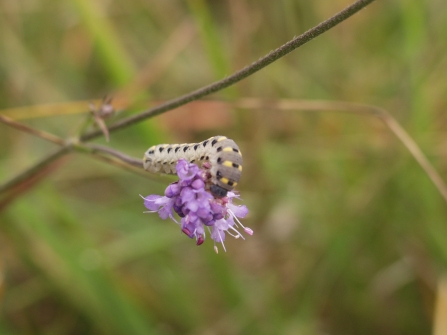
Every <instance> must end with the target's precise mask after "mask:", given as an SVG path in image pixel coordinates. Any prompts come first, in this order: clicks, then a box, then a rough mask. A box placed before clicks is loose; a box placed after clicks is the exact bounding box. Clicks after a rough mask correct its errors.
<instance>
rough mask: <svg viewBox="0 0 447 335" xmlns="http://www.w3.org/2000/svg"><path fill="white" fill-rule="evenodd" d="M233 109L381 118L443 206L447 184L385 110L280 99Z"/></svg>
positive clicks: (242, 101)
mask: <svg viewBox="0 0 447 335" xmlns="http://www.w3.org/2000/svg"><path fill="white" fill-rule="evenodd" d="M233 106H234V107H239V108H250V109H255V108H272V109H281V110H297V109H300V110H308V111H319V112H324V111H336V112H344V113H346V112H348V113H355V114H363V115H370V116H376V117H378V118H379V119H381V120H382V121H383V122H384V123H385V125H386V126H387V127H388V128H389V129H390V130H391V132H392V133H393V134H394V135H395V136H396V137H397V138H398V139H399V140H400V141H401V142H402V144H403V145H404V146H405V147H406V148H407V149H408V151H409V152H410V154H411V155H412V156H413V157H414V159H415V160H416V161H417V162H418V164H419V165H420V166H421V167H422V169H423V170H424V172H425V173H426V174H427V175H428V177H429V178H430V180H431V181H432V182H433V184H434V185H435V187H436V188H437V189H438V191H439V193H440V194H441V196H442V197H443V198H444V200H445V202H446V203H447V185H446V184H445V182H444V180H443V179H442V178H441V176H440V175H439V173H438V171H436V169H435V168H434V167H433V165H432V164H431V163H430V161H429V160H428V159H427V157H426V156H425V154H424V153H423V152H422V150H421V148H420V147H419V146H418V145H417V143H416V142H415V141H414V140H413V138H412V137H411V136H410V135H409V134H408V133H407V131H406V130H405V129H404V128H403V127H402V126H401V125H400V124H399V122H397V121H396V119H395V118H394V117H393V116H392V115H391V114H390V113H389V112H388V111H387V110H385V109H383V108H380V107H377V106H372V105H365V104H358V103H350V102H342V101H318V100H309V101H306V100H300V101H295V100H280V101H272V102H266V101H262V100H259V99H240V100H239V101H237V102H235V103H234V104H233Z"/></svg>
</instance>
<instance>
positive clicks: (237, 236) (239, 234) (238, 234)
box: [227, 226, 245, 240]
mask: <svg viewBox="0 0 447 335" xmlns="http://www.w3.org/2000/svg"><path fill="white" fill-rule="evenodd" d="M230 228H231V229H233V230H234V231H235V232H237V235H236V236H235V235H233V234H231V233H230V232H229V231H228V230H227V232H228V234H230V235H231V236H233V237H235V238H239V237H242V239H243V240H245V238H244V235H242V234H241V233H240V232H239V230H237V229H236V228H234V227H233V226H230Z"/></svg>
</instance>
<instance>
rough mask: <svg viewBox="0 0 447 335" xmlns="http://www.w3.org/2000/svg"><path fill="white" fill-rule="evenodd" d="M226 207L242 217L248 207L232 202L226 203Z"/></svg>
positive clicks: (246, 212)
mask: <svg viewBox="0 0 447 335" xmlns="http://www.w3.org/2000/svg"><path fill="white" fill-rule="evenodd" d="M227 207H228V209H230V210H231V211H232V212H233V213H234V215H236V216H237V217H238V218H244V217H245V216H246V215H247V214H248V208H247V206H245V205H242V206H236V205H233V204H230V203H228V204H227Z"/></svg>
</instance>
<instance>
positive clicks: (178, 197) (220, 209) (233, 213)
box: [143, 159, 253, 252]
mask: <svg viewBox="0 0 447 335" xmlns="http://www.w3.org/2000/svg"><path fill="white" fill-rule="evenodd" d="M176 169H177V176H178V177H179V181H177V182H175V183H172V184H170V185H169V186H168V187H167V188H166V190H165V196H160V195H154V194H153V195H149V196H147V197H145V198H143V199H144V205H145V207H146V208H147V209H149V213H154V212H158V215H159V216H160V217H161V218H162V219H163V220H165V219H167V218H171V219H172V220H173V221H174V222H175V223H177V224H178V225H180V227H181V230H182V232H183V233H185V234H186V235H187V236H188V237H189V238H195V239H196V244H197V245H201V244H202V243H203V242H204V241H205V238H206V231H208V232H209V234H210V237H211V239H212V240H214V250H215V251H216V252H217V251H218V249H217V246H216V242H218V243H222V247H223V248H224V250H225V251H226V249H225V245H224V244H223V242H224V241H225V237H226V234H229V235H231V236H233V237H235V238H239V237H241V238H242V239H244V236H243V235H242V234H241V233H240V232H239V231H238V229H237V228H242V229H243V230H244V231H245V233H247V234H248V235H253V230H251V229H250V228H247V227H244V226H243V225H242V223H241V222H240V221H239V219H238V218H244V217H245V216H246V215H247V213H248V209H247V207H246V206H244V205H242V206H237V205H234V204H233V199H239V197H238V196H237V195H236V193H234V192H228V193H227V196H226V197H224V198H215V197H214V196H213V195H212V194H211V193H210V192H209V190H208V189H207V188H208V187H209V180H208V179H207V178H209V175H210V174H209V164H206V163H204V164H203V166H202V169H200V168H199V167H198V166H197V165H196V164H193V163H188V162H187V161H186V160H184V159H180V160H179V161H178V162H177V166H176ZM174 212H175V213H177V215H178V216H179V217H180V218H181V220H180V223H178V222H177V221H176V220H175V218H174Z"/></svg>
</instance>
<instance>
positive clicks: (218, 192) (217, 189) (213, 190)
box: [210, 184, 228, 198]
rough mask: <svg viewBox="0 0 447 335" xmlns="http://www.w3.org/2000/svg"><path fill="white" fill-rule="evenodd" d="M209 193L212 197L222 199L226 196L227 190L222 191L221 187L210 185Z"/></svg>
mask: <svg viewBox="0 0 447 335" xmlns="http://www.w3.org/2000/svg"><path fill="white" fill-rule="evenodd" d="M210 191H211V193H212V195H214V196H215V197H216V198H223V197H226V196H227V192H228V190H226V189H224V188H223V187H220V186H219V185H215V184H213V185H211V186H210Z"/></svg>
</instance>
